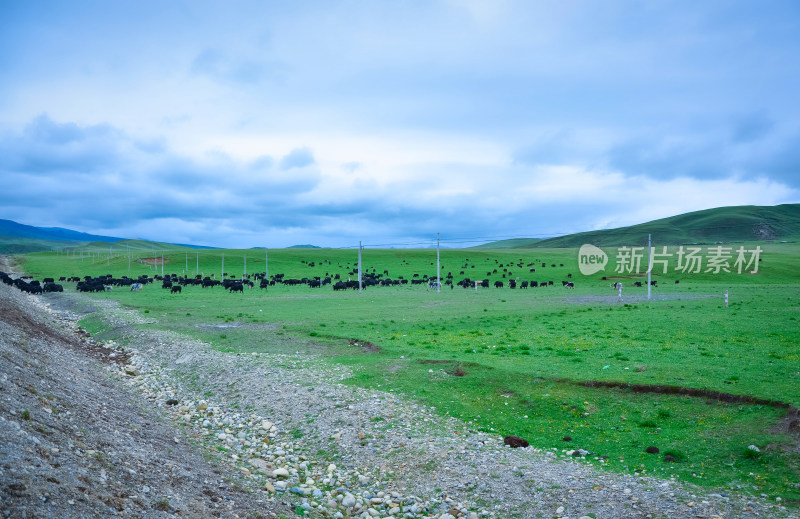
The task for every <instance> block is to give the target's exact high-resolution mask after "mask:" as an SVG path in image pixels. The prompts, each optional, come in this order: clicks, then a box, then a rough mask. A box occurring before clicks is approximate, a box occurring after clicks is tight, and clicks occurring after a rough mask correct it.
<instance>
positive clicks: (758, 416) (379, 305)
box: [20, 244, 800, 504]
mask: <svg viewBox="0 0 800 519" xmlns="http://www.w3.org/2000/svg"><path fill="white" fill-rule="evenodd" d="M754 246H755V245H752V246H751V245H748V246H747V247H748V248H750V247H754ZM737 247H738V245H737ZM761 247H762V248H763V249H764V251H763V253H762V254H761V259H762V261H761V262H760V263H759V267H758V273H757V274H749V273H747V272H744V273H742V274H738V273H736V269H732V272H730V273H726V272H720V273H718V274H715V273H713V272H703V273H700V274H685V275H684V274H681V275H677V273H675V272H674V265H673V264H672V263H670V265H669V267H668V272H667V273H666V274H661V273H659V272H658V269H656V274H657V275H656V276H654V279H657V280H658V281H659V286H658V287H656V288H654V289H653V295H654V299H653V300H651V301H647V300H646V299H645V298H644V295H645V294H646V288H634V287H632V282H634V281H637V280H643V279H644V277H643V275H642V274H630V273H616V272H614V270H613V269H614V266H613V263H614V258H613V257H610V258H609V259H610V264H609V266H608V268H607V269H606V271H604V272H598V273H597V274H595V275H593V276H582V275H581V274H580V273H579V270H578V264H577V259H578V258H577V250H576V249H529V250H520V249H516V250H444V251H442V255H441V263H442V269H441V270H442V272H443V273H444V274H446V273H448V272H452V273H453V276H454V279H455V280H456V281H458V280H460V279H462V278H463V277H466V276H468V277H470V278H472V279H484V278H488V279H490V281H492V282H494V281H496V280H502V281H505V282H507V281H508V279H515V278H520V279H521V280H537V281H540V282H541V281H550V280H552V281H554V286H551V287H547V288H529V289H527V290H521V289H516V290H511V289H509V288H502V289H495V288H489V289H479V290H478V291H477V292H476V291H475V290H474V289H462V288H459V287H456V288H455V289H454V290H451V289H450V288H449V287H446V288H444V289H443V290H442V291H441V293H437V292H436V291H433V290H430V291H429V290H426V288H425V287H424V286H413V287H412V286H403V287H371V288H369V289H367V290H366V291H365V292H364V293H362V294H359V293H357V292H353V291H348V292H344V293H342V292H333V291H332V290H331V288H330V287H323V288H321V289H312V288H308V287H307V286H299V287H283V286H276V287H270V288H269V289H268V290H259V289H258V288H255V289H253V290H249V291H245V293H244V294H229V293H228V292H227V291H224V290H223V289H222V288H220V287H216V288H209V289H202V288H199V287H184V292H183V293H182V294H179V295H172V294H169V293H168V291H167V290H162V289H161V288H160V286H159V285H156V284H154V285H148V286H147V287H146V288H145V289H144V290H143V291H141V292H135V293H131V292H129V291H127V290H124V289H117V290H115V291H112V292H107V293H102V294H94V295H91V296H90V297H96V298H114V299H117V300H119V301H120V302H121V303H122V304H124V305H127V306H129V307H133V308H137V309H139V310H140V311H141V312H142V313H147V314H148V315H149V316H150V317H154V318H155V319H157V320H158V323H157V324H155V325H148V326H158V327H163V328H167V329H171V330H177V331H180V332H183V333H186V334H188V335H191V336H194V337H198V338H200V339H203V340H206V341H208V342H210V343H211V344H213V345H214V347H216V348H218V349H219V350H221V351H226V352H232V353H238V352H252V351H259V352H270V351H275V352H285V351H286V349H287V348H290V349H291V351H292V352H294V351H301V352H304V353H306V354H309V355H314V356H315V357H319V358H323V359H326V360H327V361H328V362H331V363H342V364H347V365H350V366H353V367H354V368H356V369H355V371H354V376H353V377H352V378H351V379H350V380H348V381H347V383H349V384H354V385H360V386H364V387H373V388H378V389H381V390H385V391H391V392H394V393H398V394H402V395H405V396H406V397H409V398H413V399H418V400H420V401H424V402H425V403H426V404H429V405H433V406H435V407H436V408H437V410H438V411H439V412H440V413H442V414H447V415H451V416H455V417H459V418H461V419H463V420H464V421H465V422H467V423H469V424H471V425H472V426H473V427H474V428H475V429H482V430H486V431H490V432H491V431H493V432H496V433H497V434H502V435H505V434H516V435H519V436H522V437H524V438H526V439H528V440H529V441H530V442H531V443H532V444H533V445H535V446H537V447H542V448H547V449H553V448H555V449H559V450H561V449H585V450H588V451H590V452H591V453H592V454H590V455H589V456H587V460H586V462H587V463H594V464H596V465H598V466H603V467H605V468H607V469H608V470H614V471H624V472H631V473H634V472H635V473H640V474H648V475H655V476H658V477H676V478H678V479H680V480H684V481H690V482H692V483H695V484H698V485H702V486H708V487H712V486H723V487H729V488H732V489H740V490H742V491H745V492H752V493H756V494H761V493H765V494H768V495H769V496H771V497H773V496H774V497H781V498H782V499H783V500H785V501H788V502H790V503H792V502H793V503H795V504H796V503H798V502H800V501H798V500H800V488H798V481H800V454H798V440H800V429H798V428H797V427H796V426H795V427H794V430H793V431H790V430H789V427H787V425H786V420H785V416H786V414H787V409H786V408H785V407H781V406H780V405H768V404H767V403H761V404H753V403H750V402H747V401H744V400H746V398H745V397H753V398H758V399H763V400H769V401H774V402H773V403H777V402H780V403H783V404H786V405H791V406H800V351H798V345H800V327H799V326H798V318H799V317H800V290H799V289H800V275H798V273H797V267H798V265H800V262H798V260H797V258H798V253H800V247H798V246H797V245H795V244H767V245H763V244H762V245H761ZM674 251H675V249H674V248H671V249H670V252H674ZM608 252H609V254H611V251H608ZM115 254H117V255H116V256H114V255H112V256H109V255H108V253H105V255H104V254H102V253H100V254H97V255H94V256H91V257H88V256H84V257H82V258H81V257H80V256H75V255H63V254H56V253H36V254H29V255H26V256H23V257H20V260H21V261H22V262H23V267H24V268H25V269H26V270H27V271H28V272H29V273H31V274H32V275H34V276H35V277H37V278H39V279H41V278H42V277H45V276H61V275H64V276H72V275H80V276H83V275H100V274H113V275H114V276H117V277H118V276H122V275H127V276H131V277H133V276H138V275H140V274H149V275H154V274H160V272H161V265H160V264H159V265H158V266H157V267H156V266H153V265H151V264H149V263H147V262H144V263H143V262H139V261H137V259H139V258H144V257H145V256H147V255H146V254H144V253H143V252H141V251H139V252H137V253H136V255H135V256H134V255H132V256H131V258H130V267H129V258H128V256H127V255H126V254H124V253H120V252H119V251H116V252H115ZM223 254H224V262H225V267H224V268H225V271H226V272H228V273H233V274H235V275H236V276H240V275H242V274H243V273H244V271H245V268H246V271H247V272H248V273H253V272H264V270H265V255H264V251H263V250H261V251H258V250H247V251H244V250H226V251H221V250H213V251H208V250H203V251H199V252H194V251H192V252H185V251H183V250H181V251H179V252H172V253H165V258H166V259H165V261H166V264H165V265H164V271H165V272H166V273H177V274H182V273H184V272H186V273H188V274H190V275H194V274H195V272H196V270H197V271H198V272H200V273H202V274H204V275H209V274H211V273H212V272H213V273H215V274H216V277H217V278H219V276H220V275H221V269H222V255H223ZM245 256H247V264H246V267H245ZM356 260H357V251H355V250H331V249H281V250H274V251H269V272H270V274H275V273H285V274H286V276H287V277H312V276H323V277H324V276H325V275H326V274H330V275H333V274H337V273H338V274H340V275H341V276H342V277H343V278H344V279H347V278H348V277H354V276H353V275H352V274H350V273H352V272H353V268H354V267H355V266H356ZM151 263H152V262H151ZM312 263H313V266H312V265H311V264H312ZM542 263H545V264H546V266H545V267H542ZM530 264H533V265H532V266H531V265H530ZM363 265H364V270H365V271H366V272H372V271H373V270H374V271H375V272H377V273H383V271H384V270H386V271H388V273H389V274H388V277H391V278H397V277H398V276H401V275H402V276H404V277H406V278H407V279H411V278H412V276H413V275H414V274H415V273H416V274H420V275H422V274H427V275H429V276H431V275H434V274H435V272H436V251H435V250H365V251H363ZM501 265H502V266H501ZM562 265H563V266H562ZM531 268H535V269H536V272H530V269H531ZM751 268H753V267H752V266H751ZM504 269H505V271H504ZM494 270H497V273H493V271H494ZM462 271H463V272H464V274H463V275H461V274H460V272H462ZM489 272H492V274H491V275H488V276H487V273H489ZM504 274H505V276H506V277H505V278H503V275H504ZM568 274H572V278H568V277H567V276H568ZM603 276H605V277H607V278H608V279H606V280H603V279H602V277H603ZM567 279H571V280H573V281H574V282H575V285H576V287H575V289H573V290H570V289H565V288H563V287H562V286H561V281H562V280H567ZM616 280H622V281H623V282H624V283H625V289H624V292H623V301H622V302H620V301H618V298H617V293H616V291H614V290H613V289H611V288H610V287H609V284H610V282H611V281H616ZM675 280H680V284H675V283H674V281H675ZM72 286H73V285H72V284H67V289H68V290H69V289H72ZM726 290H727V291H729V296H730V305H729V307H728V308H726V307H725V306H724V304H723V294H724V292H725V291H726ZM86 325H87V327H90V328H92V329H95V330H96V331H98V332H99V331H102V328H101V327H102V324H101V323H100V322H99V321H97V320H93V319H92V318H91V317H90V318H89V319H87V322H86ZM287 337H288V338H296V339H300V340H298V341H285V340H283V339H285V338H287ZM372 345H374V347H372ZM365 346H366V347H365ZM592 382H613V383H619V385H621V386H623V387H615V388H608V387H586V385H585V384H586V383H592ZM628 384H630V385H639V386H643V385H657V386H679V387H683V388H693V389H698V390H708V391H709V392H720V393H724V394H726V395H728V394H729V395H736V396H740V397H743V398H741V399H738V401H737V399H735V398H732V397H728V396H725V395H723V396H722V397H721V398H712V396H711V395H706V396H684V395H674V394H664V393H643V392H638V391H634V390H632V389H631V388H630V387H625V386H626V385H628ZM565 436H569V437H571V441H569V442H565V441H564V440H563V438H564V437H565ZM749 445H756V446H757V447H758V448H759V449H760V451H761V452H760V453H757V452H755V451H752V450H749V449H748V448H747V447H748V446H749ZM649 446H654V447H658V449H659V450H660V453H658V454H648V453H647V452H645V449H646V448H647V447H649ZM666 454H669V455H670V456H669V457H667V459H672V460H674V461H665V455H666Z"/></svg>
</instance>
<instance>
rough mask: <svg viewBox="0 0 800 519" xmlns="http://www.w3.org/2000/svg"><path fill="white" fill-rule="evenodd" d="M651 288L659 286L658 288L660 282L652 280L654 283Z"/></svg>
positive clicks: (651, 283)
mask: <svg viewBox="0 0 800 519" xmlns="http://www.w3.org/2000/svg"><path fill="white" fill-rule="evenodd" d="M650 286H651V287H657V286H658V281H657V280H655V279H654V280H652V281H651V282H650Z"/></svg>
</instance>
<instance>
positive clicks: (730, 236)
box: [476, 204, 800, 249]
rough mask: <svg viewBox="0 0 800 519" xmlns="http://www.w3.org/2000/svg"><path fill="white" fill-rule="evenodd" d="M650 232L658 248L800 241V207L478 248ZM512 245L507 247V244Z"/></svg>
mask: <svg viewBox="0 0 800 519" xmlns="http://www.w3.org/2000/svg"><path fill="white" fill-rule="evenodd" d="M648 234H651V235H652V237H653V243H654V244H658V245H681V244H688V243H716V242H753V241H780V240H800V204H782V205H775V206H754V205H742V206H732V207H717V208H714V209H705V210H702V211H693V212H690V213H684V214H680V215H676V216H670V217H667V218H661V219H659V220H653V221H650V222H645V223H641V224H637V225H630V226H627V227H619V228H616V229H603V230H598V231H587V232H581V233H575V234H569V235H566V236H560V237H557V238H548V239H546V240H541V239H537V238H531V239H527V240H525V239H515V240H502V241H499V242H491V243H487V244H484V245H480V246H478V247H476V248H478V249H498V248H508V249H530V248H577V247H580V246H581V245H583V244H585V243H590V244H592V245H595V246H598V247H621V246H638V245H646V244H647V235H648ZM506 242H513V243H508V244H507V245H506V246H505V247H503V244H504V243H506Z"/></svg>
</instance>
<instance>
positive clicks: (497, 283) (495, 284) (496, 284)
mask: <svg viewBox="0 0 800 519" xmlns="http://www.w3.org/2000/svg"><path fill="white" fill-rule="evenodd" d="M494 288H503V282H502V281H495V282H494Z"/></svg>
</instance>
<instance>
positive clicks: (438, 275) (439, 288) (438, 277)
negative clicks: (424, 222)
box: [436, 232, 442, 294]
mask: <svg viewBox="0 0 800 519" xmlns="http://www.w3.org/2000/svg"><path fill="white" fill-rule="evenodd" d="M440 271H441V267H440V266H439V233H438V232H437V233H436V293H437V294H438V293H441V291H442V277H441V272H440Z"/></svg>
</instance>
